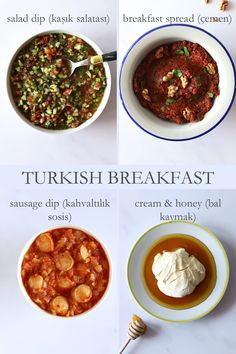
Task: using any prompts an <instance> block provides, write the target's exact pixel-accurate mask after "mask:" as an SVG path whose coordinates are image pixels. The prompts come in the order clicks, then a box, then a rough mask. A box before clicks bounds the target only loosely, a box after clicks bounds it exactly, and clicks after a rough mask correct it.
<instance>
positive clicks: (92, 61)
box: [62, 51, 117, 77]
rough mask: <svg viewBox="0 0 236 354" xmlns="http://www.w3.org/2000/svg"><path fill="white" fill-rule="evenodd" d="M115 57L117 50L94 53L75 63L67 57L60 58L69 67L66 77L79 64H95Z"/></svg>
mask: <svg viewBox="0 0 236 354" xmlns="http://www.w3.org/2000/svg"><path fill="white" fill-rule="evenodd" d="M116 59H117V52H116V51H115V52H110V53H107V54H102V55H99V54H98V55H94V56H92V57H89V58H87V59H85V60H82V61H79V62H77V63H74V62H73V61H71V60H70V59H67V58H63V59H62V60H63V62H64V63H65V64H66V66H67V67H68V69H69V72H68V77H70V76H71V75H72V74H73V73H74V71H75V69H77V68H78V67H80V66H86V65H90V64H92V65H96V64H100V63H103V62H106V61H113V60H116Z"/></svg>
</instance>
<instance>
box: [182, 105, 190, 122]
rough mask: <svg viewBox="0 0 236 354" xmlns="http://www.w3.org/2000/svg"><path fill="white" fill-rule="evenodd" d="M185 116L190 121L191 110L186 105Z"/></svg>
mask: <svg viewBox="0 0 236 354" xmlns="http://www.w3.org/2000/svg"><path fill="white" fill-rule="evenodd" d="M183 116H184V118H185V119H186V120H188V121H190V118H191V111H190V109H189V108H188V107H186V108H185V109H184V111H183Z"/></svg>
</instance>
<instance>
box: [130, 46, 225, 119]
mask: <svg viewBox="0 0 236 354" xmlns="http://www.w3.org/2000/svg"><path fill="white" fill-rule="evenodd" d="M133 89H134V92H135V94H136V96H137V98H138V100H139V102H140V104H141V105H142V106H143V107H145V108H147V109H148V110H150V111H152V112H153V113H154V114H155V115H156V116H157V117H158V118H161V119H164V120H168V121H170V122H173V123H176V124H185V123H189V122H199V121H201V120H202V119H203V118H204V116H205V114H206V113H207V112H208V111H209V110H210V109H211V108H212V106H213V104H214V100H215V98H216V97H217V96H218V95H219V73H218V67H217V63H216V62H215V60H214V59H213V58H212V57H211V55H210V54H209V53H208V52H207V51H206V50H205V49H204V48H203V47H202V46H201V45H199V44H197V43H192V42H189V41H178V42H174V43H170V44H165V45H162V46H160V47H157V48H155V49H153V50H152V51H151V52H150V53H149V54H148V55H147V56H146V57H145V58H144V59H143V61H142V62H141V63H140V64H139V66H138V67H137V68H136V71H135V74H134V77H133Z"/></svg>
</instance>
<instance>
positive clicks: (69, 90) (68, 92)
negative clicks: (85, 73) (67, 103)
mask: <svg viewBox="0 0 236 354" xmlns="http://www.w3.org/2000/svg"><path fill="white" fill-rule="evenodd" d="M71 92H72V89H66V90H65V91H64V92H63V95H64V96H70V94H71Z"/></svg>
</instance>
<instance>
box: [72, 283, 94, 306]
mask: <svg viewBox="0 0 236 354" xmlns="http://www.w3.org/2000/svg"><path fill="white" fill-rule="evenodd" d="M92 295H93V294H92V290H91V288H90V286H88V285H86V284H81V285H79V286H77V287H76V288H75V289H73V291H72V296H73V298H74V299H75V301H77V302H88V301H89V300H90V299H91V298H92Z"/></svg>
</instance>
